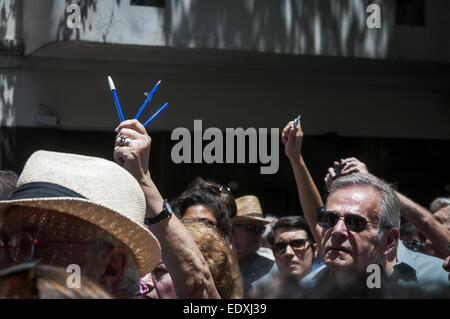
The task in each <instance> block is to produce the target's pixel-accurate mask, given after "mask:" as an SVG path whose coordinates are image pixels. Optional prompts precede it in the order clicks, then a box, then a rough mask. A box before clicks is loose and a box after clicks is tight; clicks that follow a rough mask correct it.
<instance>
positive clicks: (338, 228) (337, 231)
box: [332, 217, 348, 239]
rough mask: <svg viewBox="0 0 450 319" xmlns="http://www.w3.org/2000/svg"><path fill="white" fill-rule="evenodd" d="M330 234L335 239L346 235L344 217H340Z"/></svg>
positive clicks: (343, 237)
mask: <svg viewBox="0 0 450 319" xmlns="http://www.w3.org/2000/svg"><path fill="white" fill-rule="evenodd" d="M332 236H333V237H335V238H336V239H345V238H347V236H348V232H347V226H345V222H344V217H340V218H339V220H338V222H337V223H336V225H334V227H333V229H332Z"/></svg>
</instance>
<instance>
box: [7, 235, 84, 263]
mask: <svg viewBox="0 0 450 319" xmlns="http://www.w3.org/2000/svg"><path fill="white" fill-rule="evenodd" d="M89 243H91V242H90V241H68V240H64V241H47V240H38V239H36V238H34V237H33V236H31V235H30V234H28V233H23V234H21V235H18V236H13V237H11V238H10V239H9V240H2V239H0V253H2V252H3V253H5V252H8V253H9V256H10V258H11V259H12V261H13V262H14V263H22V262H28V261H31V260H33V256H34V255H35V252H36V249H37V248H38V247H44V246H45V245H50V244H65V245H69V244H89Z"/></svg>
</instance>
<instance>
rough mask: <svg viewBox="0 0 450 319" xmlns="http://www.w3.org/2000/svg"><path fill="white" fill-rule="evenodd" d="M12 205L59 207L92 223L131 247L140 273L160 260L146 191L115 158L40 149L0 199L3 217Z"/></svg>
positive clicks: (147, 270)
mask: <svg viewBox="0 0 450 319" xmlns="http://www.w3.org/2000/svg"><path fill="white" fill-rule="evenodd" d="M12 206H25V207H34V208H41V209H47V210H52V211H57V212H60V213H63V214H68V215H71V216H75V217H78V218H81V219H83V220H85V221H87V222H90V223H92V224H93V225H95V226H97V227H99V228H101V229H103V230H105V231H107V232H108V233H109V234H111V235H112V236H114V237H115V238H117V239H118V240H120V241H121V242H123V243H124V244H125V245H126V246H127V247H128V248H129V249H130V250H131V252H132V253H133V255H134V257H135V260H136V263H137V265H138V267H139V271H140V273H141V274H142V275H145V274H147V273H149V272H151V271H152V270H153V268H155V266H156V265H157V264H158V263H159V261H160V257H161V248H160V245H159V242H158V240H157V239H156V238H155V236H154V235H153V234H152V233H151V232H150V231H149V230H148V229H147V228H146V226H145V225H144V217H145V211H146V203H145V197H144V193H143V191H142V189H141V187H140V186H139V183H138V182H137V180H136V179H135V178H134V177H133V176H132V175H131V174H129V173H128V172H127V171H126V170H125V169H124V168H122V167H120V166H119V165H118V164H116V163H114V162H111V161H108V160H105V159H102V158H97V157H90V156H83V155H76V154H67V153H57V152H48V151H37V152H35V153H33V154H32V155H31V156H30V158H29V159H28V161H27V162H26V164H25V167H24V169H23V171H22V173H21V174H20V176H19V180H18V182H17V189H16V191H15V192H14V195H13V197H12V199H11V200H7V201H0V218H1V217H2V216H3V214H4V213H5V212H6V211H7V210H8V209H9V208H10V207H12Z"/></svg>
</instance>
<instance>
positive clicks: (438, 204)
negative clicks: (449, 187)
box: [430, 197, 450, 214]
mask: <svg viewBox="0 0 450 319" xmlns="http://www.w3.org/2000/svg"><path fill="white" fill-rule="evenodd" d="M445 206H450V197H438V198H436V199H435V200H434V201H433V202H432V203H431V205H430V211H431V213H432V214H434V213H436V212H437V211H438V210H440V209H441V208H442V207H445Z"/></svg>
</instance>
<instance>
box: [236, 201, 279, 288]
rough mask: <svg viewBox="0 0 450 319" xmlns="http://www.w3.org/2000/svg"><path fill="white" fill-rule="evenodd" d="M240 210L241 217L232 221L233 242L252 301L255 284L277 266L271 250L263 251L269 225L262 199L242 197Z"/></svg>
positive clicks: (239, 203)
mask: <svg viewBox="0 0 450 319" xmlns="http://www.w3.org/2000/svg"><path fill="white" fill-rule="evenodd" d="M236 206H237V214H236V216H235V217H233V219H232V220H231V222H232V228H231V241H232V246H233V250H234V251H235V252H236V256H237V258H238V262H239V271H240V272H241V275H242V279H243V281H244V297H248V296H249V294H250V292H251V290H252V288H253V284H254V283H255V281H257V280H258V279H260V278H261V277H263V276H264V275H265V274H267V273H268V272H269V271H271V270H272V268H273V267H276V266H275V262H274V259H273V256H272V252H271V251H270V249H268V248H263V247H261V240H262V234H263V231H264V229H265V227H266V225H267V224H268V223H269V221H268V220H266V219H265V218H264V215H263V212H262V209H261V205H260V203H259V200H258V198H257V197H256V196H253V195H247V196H242V197H239V198H237V199H236ZM268 254H269V256H268Z"/></svg>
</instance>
